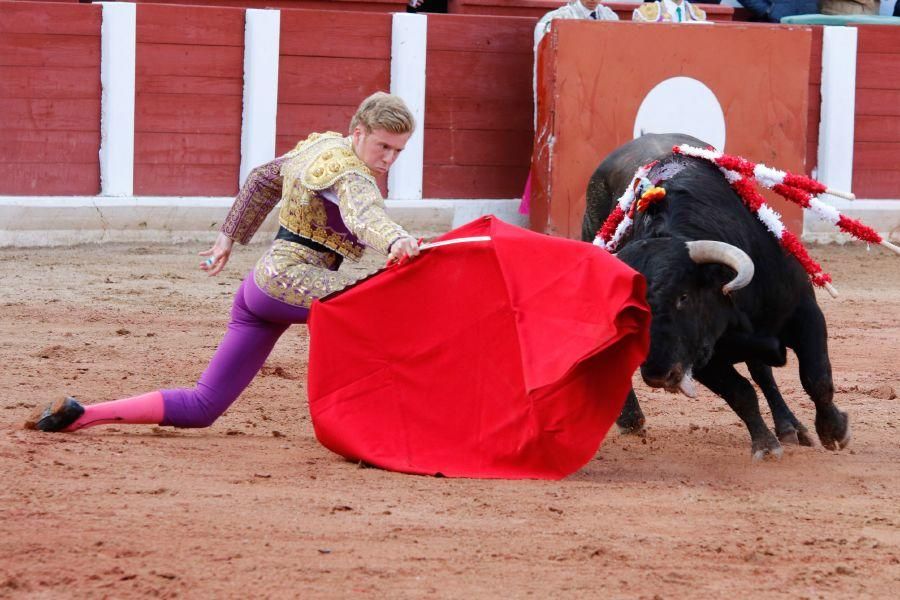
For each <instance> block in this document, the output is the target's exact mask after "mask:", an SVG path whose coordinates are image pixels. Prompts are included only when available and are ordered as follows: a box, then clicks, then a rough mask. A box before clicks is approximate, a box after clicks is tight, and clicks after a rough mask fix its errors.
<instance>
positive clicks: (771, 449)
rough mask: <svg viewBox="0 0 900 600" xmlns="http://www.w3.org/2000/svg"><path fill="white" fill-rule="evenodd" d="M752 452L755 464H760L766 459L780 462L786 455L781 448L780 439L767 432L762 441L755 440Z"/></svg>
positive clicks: (751, 448)
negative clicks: (783, 455)
mask: <svg viewBox="0 0 900 600" xmlns="http://www.w3.org/2000/svg"><path fill="white" fill-rule="evenodd" d="M750 451H751V452H752V456H753V462H759V461H761V460H763V459H765V458H774V459H776V460H778V459H780V458H781V455H782V454H784V448H782V447H781V444H780V443H779V442H778V439H777V438H776V437H775V436H774V435H772V433H771V432H767V434H766V436H765V437H764V438H762V439H758V440H753V444H752V445H751V447H750Z"/></svg>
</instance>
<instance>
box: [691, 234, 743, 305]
mask: <svg viewBox="0 0 900 600" xmlns="http://www.w3.org/2000/svg"><path fill="white" fill-rule="evenodd" d="M686 245H687V248H688V255H689V256H690V257H691V260H692V261H694V262H695V263H697V264H704V263H721V264H723V265H726V266H729V267H731V268H732V269H734V270H735V271H737V275H735V276H734V279H732V280H731V281H729V282H728V283H726V284H725V285H724V286H722V293H723V294H729V293H731V292H734V291H737V290H739V289H741V288H742V287H746V286H747V285H748V284H749V283H750V280H751V279H753V270H754V269H753V260H752V259H751V258H750V257H749V256H747V253H746V252H744V251H743V250H741V249H740V248H738V247H737V246H732V245H731V244H726V243H725V242H715V241H713V240H699V241H696V242H686Z"/></svg>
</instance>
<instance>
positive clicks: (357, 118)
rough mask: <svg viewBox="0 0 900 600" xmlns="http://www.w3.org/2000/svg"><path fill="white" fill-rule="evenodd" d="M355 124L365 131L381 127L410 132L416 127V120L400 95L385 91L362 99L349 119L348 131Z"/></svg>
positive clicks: (398, 131)
mask: <svg viewBox="0 0 900 600" xmlns="http://www.w3.org/2000/svg"><path fill="white" fill-rule="evenodd" d="M357 125H362V126H363V127H365V129H366V132H369V133H371V132H372V130H373V129H383V130H385V131H389V132H391V133H412V131H413V129H415V128H416V120H415V119H414V118H413V116H412V113H411V112H410V111H409V108H407V106H406V103H405V102H404V101H403V99H402V98H400V96H395V95H393V94H388V93H386V92H375V93H374V94H372V95H371V96H369V97H368V98H366V99H365V100H363V101H362V103H361V104H360V105H359V108H357V109H356V114H355V115H353V118H352V119H350V132H351V133H352V132H353V130H354V129H356V126H357Z"/></svg>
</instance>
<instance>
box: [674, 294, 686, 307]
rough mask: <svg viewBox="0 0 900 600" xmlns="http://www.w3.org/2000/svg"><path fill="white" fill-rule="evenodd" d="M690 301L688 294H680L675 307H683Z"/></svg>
mask: <svg viewBox="0 0 900 600" xmlns="http://www.w3.org/2000/svg"><path fill="white" fill-rule="evenodd" d="M687 303H688V295H687V294H682V295H680V296H678V300H677V301H676V302H675V308H678V309H681V308H684V307H685V306H687Z"/></svg>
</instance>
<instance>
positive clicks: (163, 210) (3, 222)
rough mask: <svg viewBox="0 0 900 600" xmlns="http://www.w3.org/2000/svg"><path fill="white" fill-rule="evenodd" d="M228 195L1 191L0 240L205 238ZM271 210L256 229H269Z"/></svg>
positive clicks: (54, 242) (450, 219) (397, 210)
mask: <svg viewBox="0 0 900 600" xmlns="http://www.w3.org/2000/svg"><path fill="white" fill-rule="evenodd" d="M233 200H234V199H233V198H231V197H211V198H196V197H190V198H178V197H171V196H164V197H125V198H106V197H100V196H59V197H56V196H0V247H9V246H21V247H29V246H32V247H33V246H67V245H71V244H88V243H99V242H147V243H149V242H166V243H179V242H190V241H211V240H212V239H214V238H215V236H216V233H217V232H218V230H219V226H220V225H221V224H222V219H224V218H225V215H226V213H227V212H228V209H229V207H230V206H231V203H232V202H233ZM833 205H834V207H835V208H837V209H838V210H839V211H841V212H842V213H844V214H846V215H847V216H849V217H853V218H856V219H859V220H861V221H862V222H863V223H866V224H867V225H870V226H872V227H875V228H876V229H877V230H878V232H879V233H880V234H881V235H882V236H883V237H885V238H886V239H889V240H891V241H894V242H897V241H900V200H854V201H846V200H835V201H834V203H833ZM387 207H388V214H390V215H391V217H392V218H393V219H395V220H397V222H399V223H400V224H401V225H403V226H404V227H406V228H407V229H408V230H410V232H412V233H425V232H427V233H429V234H433V233H436V232H444V231H449V230H450V229H453V228H455V227H459V226H460V225H463V224H465V223H468V222H469V221H471V220H473V219H476V218H478V217H480V216H482V215H486V214H494V215H496V216H497V217H499V218H501V219H503V220H504V221H506V222H507V223H512V224H514V225H519V226H520V227H527V226H528V217H527V216H526V215H521V214H519V212H518V208H519V200H518V199H514V200H388V201H387ZM276 228H277V210H273V211H272V214H271V215H269V218H268V219H267V220H266V222H265V224H263V226H262V228H261V230H262V231H264V232H274V231H275V229H276ZM803 239H804V241H810V242H822V243H827V242H839V243H843V242H846V241H849V239H850V238H849V237H848V236H846V235H844V234H841V233H839V232H838V231H837V229H836V228H834V227H832V226H831V225H829V224H827V223H824V222H822V221H819V220H818V219H815V218H814V217H812V216H811V215H810V214H809V213H807V214H806V218H805V222H804V231H803Z"/></svg>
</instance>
